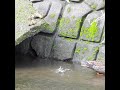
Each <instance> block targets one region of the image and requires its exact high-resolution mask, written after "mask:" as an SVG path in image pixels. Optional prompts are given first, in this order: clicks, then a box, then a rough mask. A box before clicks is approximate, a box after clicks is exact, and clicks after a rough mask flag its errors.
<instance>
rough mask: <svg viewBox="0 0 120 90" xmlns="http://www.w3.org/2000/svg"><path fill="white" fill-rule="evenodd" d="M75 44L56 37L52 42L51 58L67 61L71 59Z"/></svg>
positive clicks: (69, 40)
mask: <svg viewBox="0 0 120 90" xmlns="http://www.w3.org/2000/svg"><path fill="white" fill-rule="evenodd" d="M74 48H75V42H74V41H72V40H71V39H65V38H60V37H57V38H56V39H55V42H54V46H53V49H52V53H51V56H52V58H54V59H58V60H69V59H72V58H73V53H74Z"/></svg>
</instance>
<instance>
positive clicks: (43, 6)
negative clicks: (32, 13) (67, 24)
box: [33, 1, 51, 18]
mask: <svg viewBox="0 0 120 90" xmlns="http://www.w3.org/2000/svg"><path fill="white" fill-rule="evenodd" d="M33 7H34V8H35V10H36V11H37V12H38V13H39V14H40V15H41V18H44V17H46V16H47V14H48V12H49V9H50V7H51V2H49V1H43V2H37V3H33Z"/></svg>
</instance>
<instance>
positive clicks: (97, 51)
mask: <svg viewBox="0 0 120 90" xmlns="http://www.w3.org/2000/svg"><path fill="white" fill-rule="evenodd" d="M98 53H99V49H98V51H97V52H96V55H95V59H94V60H96V59H97V56H98Z"/></svg>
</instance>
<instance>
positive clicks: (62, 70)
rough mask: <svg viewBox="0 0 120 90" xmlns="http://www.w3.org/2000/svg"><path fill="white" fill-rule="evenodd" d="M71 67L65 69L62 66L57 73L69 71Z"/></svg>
mask: <svg viewBox="0 0 120 90" xmlns="http://www.w3.org/2000/svg"><path fill="white" fill-rule="evenodd" d="M69 70H70V69H63V68H62V67H61V66H60V68H58V69H57V70H56V73H64V72H66V71H69Z"/></svg>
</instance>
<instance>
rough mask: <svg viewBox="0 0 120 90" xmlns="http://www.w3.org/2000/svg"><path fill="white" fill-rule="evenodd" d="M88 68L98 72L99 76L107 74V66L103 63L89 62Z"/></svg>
mask: <svg viewBox="0 0 120 90" xmlns="http://www.w3.org/2000/svg"><path fill="white" fill-rule="evenodd" d="M87 66H88V68H91V69H93V70H95V71H96V72H97V75H104V74H105V65H104V64H103V63H101V62H96V61H87Z"/></svg>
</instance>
